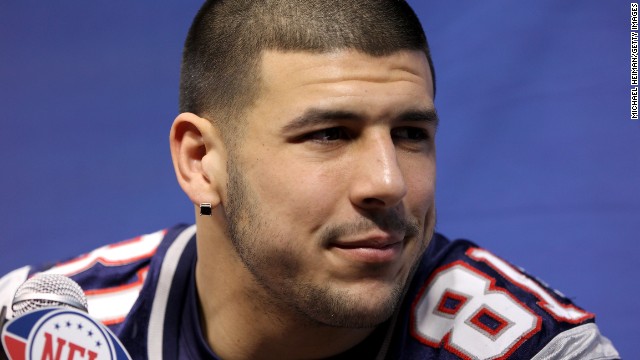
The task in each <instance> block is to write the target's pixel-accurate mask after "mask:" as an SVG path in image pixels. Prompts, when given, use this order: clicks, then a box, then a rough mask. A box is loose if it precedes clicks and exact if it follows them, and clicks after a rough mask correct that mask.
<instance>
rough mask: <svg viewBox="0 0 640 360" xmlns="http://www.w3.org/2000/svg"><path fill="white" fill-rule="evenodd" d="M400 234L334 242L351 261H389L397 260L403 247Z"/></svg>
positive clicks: (334, 246) (341, 254) (337, 250)
mask: <svg viewBox="0 0 640 360" xmlns="http://www.w3.org/2000/svg"><path fill="white" fill-rule="evenodd" d="M403 244H404V242H403V240H402V237H400V236H392V235H386V234H385V235H383V236H370V237H367V238H364V239H355V240H341V241H337V242H335V243H333V244H332V248H333V249H335V251H336V252H337V253H338V254H339V255H340V256H343V257H345V258H347V259H348V260H350V261H354V262H360V263H387V262H392V261H394V260H396V259H397V258H398V257H399V256H400V254H401V252H402V248H403Z"/></svg>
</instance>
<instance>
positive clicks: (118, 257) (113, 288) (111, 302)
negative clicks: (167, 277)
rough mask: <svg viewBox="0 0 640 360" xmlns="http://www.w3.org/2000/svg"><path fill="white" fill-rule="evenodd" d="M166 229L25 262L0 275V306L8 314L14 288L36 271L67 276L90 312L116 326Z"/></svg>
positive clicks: (122, 316) (141, 279)
mask: <svg viewBox="0 0 640 360" xmlns="http://www.w3.org/2000/svg"><path fill="white" fill-rule="evenodd" d="M165 234H166V230H162V231H158V232H155V233H152V234H147V235H143V236H139V237H136V238H133V239H129V240H126V241H122V242H118V243H114V244H110V245H106V246H103V247H100V248H98V249H95V250H93V251H91V252H89V253H86V254H83V255H80V256H77V257H75V258H72V259H70V260H67V261H63V262H58V263H55V264H48V265H40V266H26V267H23V268H20V269H17V270H14V271H12V272H10V273H8V274H7V275H5V276H4V277H3V278H2V279H0V306H2V305H6V306H7V309H8V312H9V316H8V318H11V317H12V313H11V311H10V310H11V309H10V308H11V302H12V300H13V296H14V294H15V291H16V289H17V288H18V286H20V285H21V284H22V283H23V282H24V281H26V280H27V279H28V278H29V277H31V276H33V275H35V274H38V273H52V274H61V275H65V276H68V277H69V278H71V279H72V280H74V281H75V282H77V283H78V284H79V285H80V287H81V288H82V289H83V291H84V293H85V295H86V297H87V303H88V310H89V315H91V316H92V317H93V318H95V319H97V320H99V321H101V322H102V323H104V324H105V325H107V326H109V327H111V328H112V330H115V329H116V328H117V326H118V325H119V324H120V323H122V321H124V319H125V317H126V315H127V314H128V313H129V310H130V309H131V308H132V306H133V304H134V303H135V301H136V299H137V298H138V294H139V293H140V290H141V289H142V286H143V284H144V281H145V279H146V276H147V273H148V270H149V264H150V261H151V258H152V256H153V255H154V254H155V252H156V250H157V248H158V246H159V244H160V242H161V241H162V240H163V238H164V235H165Z"/></svg>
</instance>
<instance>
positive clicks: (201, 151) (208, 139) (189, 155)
mask: <svg viewBox="0 0 640 360" xmlns="http://www.w3.org/2000/svg"><path fill="white" fill-rule="evenodd" d="M169 140H170V144H171V158H172V159H173V167H174V169H175V172H176V177H177V178H178V183H179V184H180V187H181V188H182V190H183V191H184V192H185V193H186V194H187V196H188V197H189V199H191V202H193V204H194V205H195V206H199V204H201V203H211V205H212V206H214V207H215V206H217V205H219V204H220V201H221V199H222V193H221V191H222V190H224V189H226V150H225V148H224V142H223V141H222V137H221V135H220V132H219V130H218V129H217V128H216V127H215V126H213V125H212V123H211V122H210V121H209V120H207V119H205V118H201V117H199V116H197V115H195V114H192V113H182V114H180V115H178V117H176V119H175V120H174V122H173V125H172V126H171V135H170V139H169Z"/></svg>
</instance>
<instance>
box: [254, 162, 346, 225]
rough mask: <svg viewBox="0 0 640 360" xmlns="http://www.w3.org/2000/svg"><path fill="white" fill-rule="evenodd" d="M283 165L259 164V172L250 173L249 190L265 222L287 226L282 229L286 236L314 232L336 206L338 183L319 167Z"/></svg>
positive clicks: (282, 163)
mask: <svg viewBox="0 0 640 360" xmlns="http://www.w3.org/2000/svg"><path fill="white" fill-rule="evenodd" d="M285 164H287V161H286V160H282V162H281V163H280V164H276V163H275V162H274V163H270V164H263V165H262V166H260V169H259V171H252V174H251V178H252V179H251V187H252V188H253V189H254V192H255V195H256V196H257V199H256V200H257V201H259V203H260V206H261V207H262V209H264V213H266V215H265V216H267V218H268V219H270V220H272V221H275V222H278V223H280V224H282V226H287V228H286V229H283V230H286V232H287V233H290V232H294V233H295V232H297V231H298V230H299V229H307V230H308V229H311V230H315V229H316V228H318V227H320V226H321V225H322V224H323V223H324V222H326V220H327V218H328V217H329V216H330V214H331V212H332V210H333V206H334V205H335V204H337V203H338V201H337V196H338V195H337V194H338V193H339V189H338V188H337V186H338V181H336V180H335V178H334V177H332V176H330V175H329V174H328V171H327V170H326V169H322V168H321V167H320V168H318V167H314V168H309V167H305V166H300V165H296V164H294V163H292V162H289V163H288V165H285ZM256 170H257V169H256ZM285 224H287V225H285ZM271 225H273V224H271Z"/></svg>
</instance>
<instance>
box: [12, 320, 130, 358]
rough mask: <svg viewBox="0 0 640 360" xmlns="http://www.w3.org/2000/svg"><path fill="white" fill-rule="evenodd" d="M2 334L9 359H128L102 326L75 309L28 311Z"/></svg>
mask: <svg viewBox="0 0 640 360" xmlns="http://www.w3.org/2000/svg"><path fill="white" fill-rule="evenodd" d="M2 334H3V335H2V344H3V345H4V348H5V351H6V352H7V355H8V356H9V359H11V360H36V359H37V360H85V359H86V360H102V359H105V360H107V359H108V360H111V359H117V360H119V359H130V357H129V355H128V354H127V353H126V351H125V350H124V347H123V346H122V344H121V343H120V341H119V340H118V339H117V338H116V337H115V336H113V334H112V333H111V332H110V331H109V330H108V329H107V328H106V327H104V325H102V324H101V323H98V322H96V321H95V320H93V319H91V318H90V317H89V316H88V315H87V314H85V313H83V312H81V311H78V310H75V309H68V308H65V309H60V308H45V309H41V310H36V311H33V312H30V313H28V314H26V315H24V316H21V317H18V318H16V319H13V320H11V321H9V322H8V323H7V324H6V325H5V327H4V331H3V333H2Z"/></svg>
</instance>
